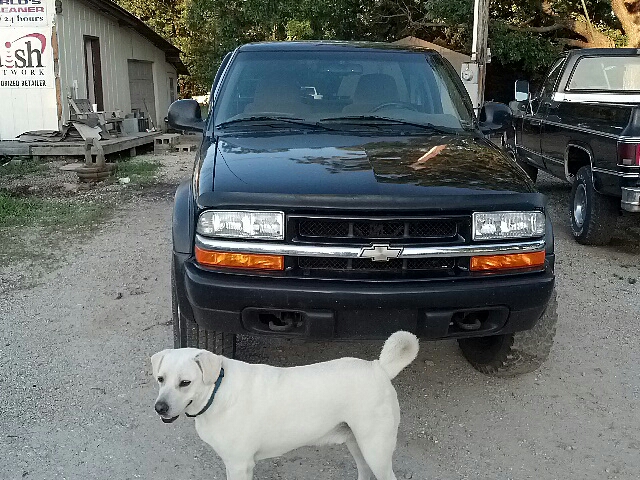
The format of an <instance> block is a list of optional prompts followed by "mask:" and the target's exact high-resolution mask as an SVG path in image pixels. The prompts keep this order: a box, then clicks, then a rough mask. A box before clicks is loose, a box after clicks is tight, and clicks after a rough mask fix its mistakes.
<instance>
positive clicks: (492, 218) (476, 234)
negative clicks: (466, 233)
mask: <svg viewBox="0 0 640 480" xmlns="http://www.w3.org/2000/svg"><path fill="white" fill-rule="evenodd" d="M544 229H545V218H544V213H542V212H475V213H474V214H473V239H474V240H500V239H510V238H531V237H542V236H543V235H544Z"/></svg>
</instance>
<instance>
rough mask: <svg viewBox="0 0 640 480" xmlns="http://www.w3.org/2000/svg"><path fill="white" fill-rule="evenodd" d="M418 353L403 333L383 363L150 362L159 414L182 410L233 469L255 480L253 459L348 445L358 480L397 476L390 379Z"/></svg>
mask: <svg viewBox="0 0 640 480" xmlns="http://www.w3.org/2000/svg"><path fill="white" fill-rule="evenodd" d="M417 354H418V339H417V338H416V337H415V335H413V334H411V333H408V332H396V333H394V334H393V335H391V337H389V338H388V339H387V341H386V342H385V344H384V347H383V348H382V353H381V354H380V359H379V360H374V361H372V362H369V361H365V360H360V359H357V358H341V359H338V360H332V361H329V362H323V363H316V364H313V365H307V366H302V367H291V368H278V367H272V366H269V365H252V364H248V363H244V362H240V361H238V360H232V359H229V358H226V357H221V356H219V355H214V354H213V353H211V352H209V351H207V350H198V349H195V348H182V349H176V350H173V349H167V350H163V351H161V352H158V353H156V354H155V355H153V356H152V357H151V364H152V366H153V375H154V376H155V378H156V379H157V381H158V384H159V386H160V393H159V395H158V399H157V400H156V404H155V409H156V412H158V414H159V415H160V416H161V417H162V421H163V422H165V423H171V422H173V421H175V420H176V419H177V418H178V416H179V415H180V414H181V413H183V412H184V413H185V414H186V415H187V416H188V417H196V422H195V423H196V431H197V432H198V435H199V436H200V438H201V439H202V440H203V441H205V442H206V443H208V444H209V445H211V447H213V449H214V450H215V451H216V453H217V454H218V455H219V456H220V458H221V459H222V460H223V461H224V464H225V467H226V469H227V479H228V480H251V479H252V478H253V468H254V466H255V462H256V461H258V460H262V459H265V458H271V457H276V456H279V455H283V454H285V453H287V452H289V451H291V450H293V449H295V448H298V447H302V446H306V445H322V444H337V443H346V444H347V447H348V448H349V451H350V452H351V454H352V455H353V458H354V459H355V461H356V466H357V468H358V480H370V479H371V476H372V475H375V477H376V478H377V479H378V480H395V478H396V476H395V475H394V473H393V469H392V467H391V457H392V455H393V451H394V450H395V447H396V437H397V434H398V423H399V421H400V407H399V405H398V398H397V395H396V391H395V389H394V388H393V385H391V379H392V378H394V377H395V376H396V375H398V373H400V371H401V370H402V369H403V368H405V367H406V366H407V365H409V363H411V362H412V361H413V360H414V359H415V358H416V355H417Z"/></svg>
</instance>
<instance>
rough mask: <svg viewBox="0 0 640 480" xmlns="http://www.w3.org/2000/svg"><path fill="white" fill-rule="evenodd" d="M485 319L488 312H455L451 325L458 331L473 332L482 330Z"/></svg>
mask: <svg viewBox="0 0 640 480" xmlns="http://www.w3.org/2000/svg"><path fill="white" fill-rule="evenodd" d="M487 317H488V312H456V313H454V314H453V323H454V324H455V326H456V327H458V328H459V329H460V330H465V331H467V332H474V331H476V330H480V329H481V328H482V324H483V323H484V322H485V321H486V320H487Z"/></svg>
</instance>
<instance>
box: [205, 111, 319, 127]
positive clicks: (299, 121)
mask: <svg viewBox="0 0 640 480" xmlns="http://www.w3.org/2000/svg"><path fill="white" fill-rule="evenodd" d="M250 122H266V123H268V122H284V123H291V124H293V125H301V126H304V127H309V128H323V129H325V130H328V127H324V126H322V125H318V124H317V123H316V122H307V121H306V120H305V119H304V118H297V117H287V116H284V115H283V116H280V115H252V116H250V117H240V118H234V119H233V120H229V121H226V122H222V123H219V124H217V125H216V128H226V127H229V126H232V125H238V124H241V123H250Z"/></svg>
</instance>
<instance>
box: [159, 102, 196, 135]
mask: <svg viewBox="0 0 640 480" xmlns="http://www.w3.org/2000/svg"><path fill="white" fill-rule="evenodd" d="M167 119H168V121H169V126H170V127H171V128H174V129H176V130H191V131H196V132H201V131H202V130H204V121H203V120H202V114H201V112H200V105H199V104H198V102H196V101H195V100H176V101H175V102H173V103H172V104H171V106H170V107H169V113H168V114H167Z"/></svg>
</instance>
